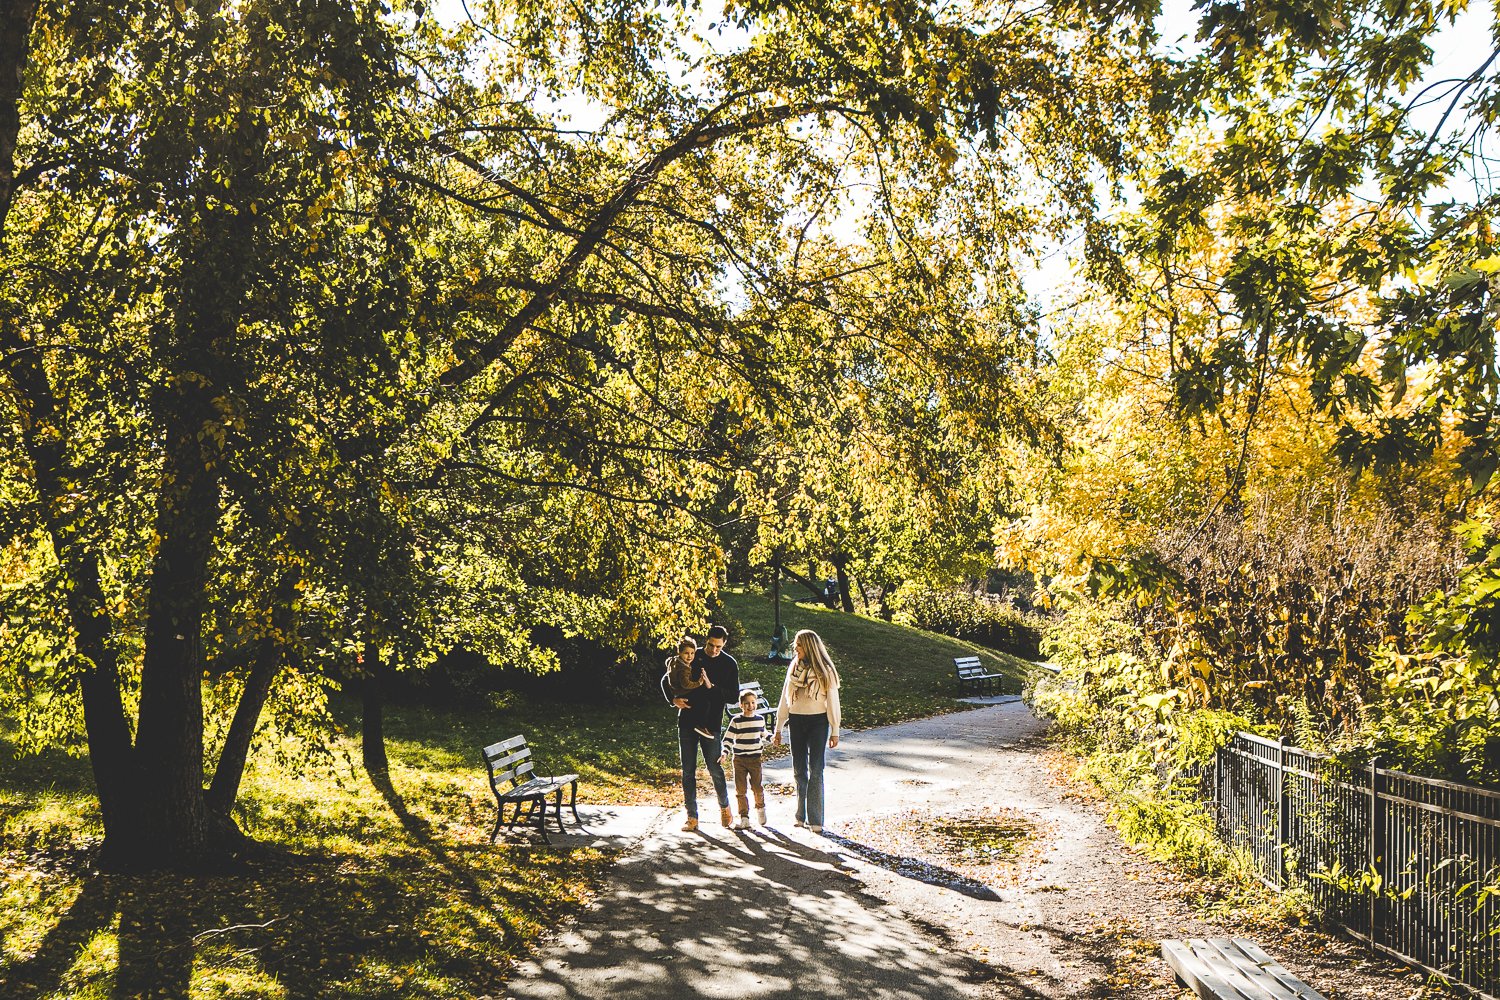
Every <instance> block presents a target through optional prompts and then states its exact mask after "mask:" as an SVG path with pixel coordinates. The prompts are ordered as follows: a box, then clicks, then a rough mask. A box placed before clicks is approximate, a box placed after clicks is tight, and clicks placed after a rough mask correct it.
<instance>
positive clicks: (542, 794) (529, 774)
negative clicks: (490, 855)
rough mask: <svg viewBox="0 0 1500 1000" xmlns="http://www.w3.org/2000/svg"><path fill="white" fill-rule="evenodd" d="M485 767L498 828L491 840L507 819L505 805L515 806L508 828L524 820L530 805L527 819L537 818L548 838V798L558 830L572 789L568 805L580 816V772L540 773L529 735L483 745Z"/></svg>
mask: <svg viewBox="0 0 1500 1000" xmlns="http://www.w3.org/2000/svg"><path fill="white" fill-rule="evenodd" d="M484 766H485V767H486V768H487V769H488V770H489V772H490V791H492V792H494V793H495V809H496V814H495V828H494V829H493V830H491V831H490V843H492V844H493V843H494V842H495V838H496V837H497V836H499V835H500V824H501V823H503V822H505V807H506V806H507V805H513V806H515V813H514V814H512V816H511V818H510V822H509V823H506V828H507V829H510V828H512V827H514V826H515V825H516V823H518V822H520V820H521V807H522V806H525V807H526V808H527V812H526V817H525V818H526V820H527V821H528V822H529V821H530V820H531V818H532V817H533V816H536V817H537V830H538V832H540V833H541V835H542V839H543V840H547V799H548V798H549V797H550V798H551V799H552V806H553V812H554V814H555V815H556V817H557V832H558V833H564V832H565V831H564V830H563V823H562V793H563V789H564V788H567V789H569V795H568V808H569V809H571V810H573V819H574V820H575V821H577V822H579V823H582V822H583V821H582V820H580V819H579V818H578V775H576V774H557V775H551V776H539V775H538V774H537V773H536V767H535V762H534V761H533V760H532V758H531V748H530V747H529V746H527V745H526V737H524V736H512V737H511V738H510V739H508V740H501V741H500V742H499V743H495V744H492V745H490V746H487V747H485V748H484Z"/></svg>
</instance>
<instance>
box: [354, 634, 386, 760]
mask: <svg viewBox="0 0 1500 1000" xmlns="http://www.w3.org/2000/svg"><path fill="white" fill-rule="evenodd" d="M364 660H365V678H364V683H363V684H361V685H360V687H361V692H362V695H363V699H362V700H363V705H362V706H361V707H362V709H363V711H362V713H361V721H360V733H359V735H360V752H361V754H362V756H363V759H364V765H365V771H366V772H368V773H370V774H385V773H387V772H388V771H390V769H391V765H390V761H389V760H388V759H387V757H386V753H385V661H383V660H382V659H381V658H380V647H379V646H378V645H376V644H375V643H373V642H366V643H365V651H364Z"/></svg>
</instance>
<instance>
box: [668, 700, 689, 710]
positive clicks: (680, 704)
mask: <svg viewBox="0 0 1500 1000" xmlns="http://www.w3.org/2000/svg"><path fill="white" fill-rule="evenodd" d="M672 707H673V708H687V707H688V700H687V699H686V698H673V699H672Z"/></svg>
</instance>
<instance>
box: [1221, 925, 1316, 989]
mask: <svg viewBox="0 0 1500 1000" xmlns="http://www.w3.org/2000/svg"><path fill="white" fill-rule="evenodd" d="M1208 944H1209V946H1210V947H1211V948H1213V949H1214V950H1215V951H1217V952H1218V953H1219V954H1220V955H1222V956H1224V959H1225V961H1227V962H1229V964H1230V965H1232V966H1234V967H1235V968H1236V969H1238V970H1239V972H1240V975H1242V976H1244V977H1245V978H1246V979H1248V980H1249V981H1250V982H1252V983H1254V984H1255V985H1256V986H1257V987H1258V988H1259V989H1260V990H1261V991H1262V992H1264V993H1265V995H1266V996H1267V997H1269V998H1270V1000H1301V998H1299V997H1298V996H1297V994H1296V992H1294V991H1293V990H1290V989H1288V988H1287V987H1286V984H1284V983H1282V982H1281V981H1280V980H1278V979H1276V978H1275V977H1273V976H1271V975H1270V974H1269V973H1268V972H1267V971H1266V970H1265V969H1264V968H1262V967H1261V965H1260V963H1259V962H1257V961H1256V960H1255V959H1253V958H1251V957H1250V956H1249V955H1246V954H1245V953H1244V952H1243V951H1242V950H1240V948H1239V947H1238V946H1236V945H1235V943H1234V942H1233V941H1232V940H1230V939H1229V938H1209V939H1208Z"/></svg>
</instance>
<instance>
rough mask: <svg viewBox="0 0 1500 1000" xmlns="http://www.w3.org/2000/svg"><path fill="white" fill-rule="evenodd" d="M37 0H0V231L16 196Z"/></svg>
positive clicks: (3, 227)
mask: <svg viewBox="0 0 1500 1000" xmlns="http://www.w3.org/2000/svg"><path fill="white" fill-rule="evenodd" d="M36 9H37V0H0V233H3V232H4V231H5V219H6V217H7V216H8V215H9V214H10V203H11V199H13V198H14V197H15V179H16V137H17V136H18V135H19V134H20V132H21V89H22V85H23V84H24V82H25V79H26V65H27V62H28V60H29V58H30V53H31V26H32V25H33V24H34V23H35V22H36Z"/></svg>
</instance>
